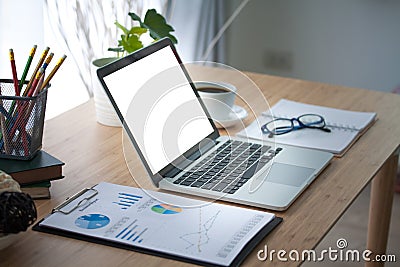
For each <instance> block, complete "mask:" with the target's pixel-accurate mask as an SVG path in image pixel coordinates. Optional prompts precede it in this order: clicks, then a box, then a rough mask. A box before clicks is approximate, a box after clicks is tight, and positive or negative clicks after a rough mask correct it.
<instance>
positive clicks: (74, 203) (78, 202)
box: [32, 183, 282, 266]
mask: <svg viewBox="0 0 400 267" xmlns="http://www.w3.org/2000/svg"><path fill="white" fill-rule="evenodd" d="M99 185H102V187H101V188H100V189H99V188H98V185H95V186H93V187H91V188H86V189H83V190H82V191H80V192H78V193H77V194H75V195H74V196H72V197H70V198H68V199H67V200H66V201H65V202H64V203H62V204H60V205H59V206H57V207H55V208H54V209H53V211H52V213H51V214H49V215H48V216H47V217H45V218H43V219H42V220H41V221H39V222H38V223H37V224H35V225H34V226H33V228H32V229H33V230H34V231H39V232H44V233H49V234H55V235H60V236H64V237H69V238H74V239H78V240H82V241H87V242H92V243H97V244H101V245H107V246H112V247H116V248H122V249H126V250H130V251H135V252H139V253H145V254H149V255H154V256H159V257H164V258H168V259H173V260H179V261H184V262H188V263H193V264H198V265H203V266H238V265H240V264H241V263H242V262H243V261H244V259H245V258H246V257H247V256H248V255H249V254H250V253H251V252H252V251H253V250H254V248H255V247H256V246H257V245H258V243H259V242H260V241H261V240H262V239H263V238H264V237H265V236H267V235H268V234H269V233H270V232H271V231H272V230H273V229H274V228H276V227H277V226H278V225H279V224H280V223H281V222H282V218H280V217H275V216H274V217H273V219H271V220H270V221H269V222H268V223H266V224H265V225H263V226H262V227H261V228H260V229H259V230H258V231H257V232H256V233H254V234H252V235H251V237H250V238H248V240H247V241H246V242H245V244H244V246H243V247H242V248H241V249H240V250H239V251H238V253H236V254H235V255H234V257H233V259H232V261H231V262H230V263H229V264H225V263H218V262H215V261H212V260H210V261H209V259H208V258H207V257H206V258H204V255H202V256H201V257H197V258H193V257H191V256H188V255H185V253H176V251H175V252H172V253H171V252H169V251H165V250H163V249H160V248H159V247H157V246H155V247H150V248H149V246H148V245H147V246H142V245H140V244H138V243H126V242H125V243H122V242H119V240H116V239H115V238H114V239H110V238H108V239H107V238H104V237H101V236H96V235H91V234H87V233H85V232H79V231H75V230H76V229H75V228H74V227H72V228H70V229H66V228H63V227H59V228H57V227H54V226H51V225H50V224H49V225H50V226H49V225H46V224H44V222H45V221H46V220H47V219H48V218H49V216H51V215H54V214H58V215H57V216H58V217H60V216H65V217H63V218H67V217H69V216H75V217H76V216H79V215H81V214H82V213H81V212H79V209H80V210H82V209H83V210H84V211H85V210H86V209H87V206H88V205H89V203H92V202H93V201H99V199H100V198H102V197H103V196H102V195H104V188H105V187H106V188H108V187H110V186H111V187H114V188H116V189H117V191H118V190H119V191H122V190H125V191H127V190H126V189H127V188H130V187H126V186H118V185H113V184H108V183H100V184H99ZM131 189H133V188H131ZM136 190H140V189H136ZM125 191H124V192H125ZM127 192H128V191H127ZM129 192H131V191H129ZM134 193H135V194H137V195H139V194H138V193H137V191H134ZM147 193H148V192H147ZM151 193H156V196H157V197H158V196H159V195H160V194H161V195H168V196H167V197H166V198H167V199H174V198H182V197H177V196H174V195H169V194H165V193H159V192H153V191H151ZM141 200H142V199H141ZM185 200H186V199H185ZM145 201H151V200H148V199H146V200H145V199H144V197H143V202H145ZM138 202H139V201H138ZM147 203H148V202H147ZM157 203H158V202H153V203H152V204H151V205H153V204H154V205H153V207H154V206H157V205H159V204H157ZM135 204H138V203H135ZM143 205H144V204H143ZM212 205H215V206H213V207H211V208H210V207H209V208H207V209H208V210H207V212H208V213H210V212H211V214H213V212H214V211H216V210H217V211H218V212H219V213H218V214H220V215H221V216H222V215H224V214H225V213H224V212H232V210H235V211H236V212H245V213H247V214H248V215H256V216H258V215H263V213H264V214H267V215H269V214H270V213H265V212H260V211H254V210H249V209H245V208H239V207H232V206H227V205H222V204H212ZM92 206H93V205H92ZM114 206H115V208H117V207H118V206H117V205H116V204H115V205H114ZM133 206H134V205H133ZM136 207H139V204H138V205H136ZM140 207H141V206H140ZM149 207H150V206H149ZM131 208H132V207H129V209H131ZM203 209H205V208H203ZM226 209H228V210H226ZM94 210H95V209H94ZM149 210H150V209H149ZM149 210H145V211H144V212H143V216H144V217H146V216H149V215H150V216H153V215H154V216H157V212H155V213H154V214H153V213H151V212H150V213H149ZM133 211H134V209H133V208H132V209H131V211H130V212H133ZM204 211H205V210H204ZM88 212H89V211H88ZM184 212H185V209H183V210H182V212H181V213H179V212H178V213H176V214H164V216H162V215H161V216H160V218H173V216H174V215H175V216H181V215H180V214H183V213H184ZM189 212H194V211H193V210H192V211H188V214H189ZM207 212H204V214H206V213H207ZM107 215H108V216H111V215H109V214H107ZM168 216H170V217H168ZM176 218H178V217H176ZM187 218H191V217H187ZM205 218H206V216H205ZM217 219H218V220H217ZM217 219H216V220H215V221H213V223H214V224H215V225H214V226H213V227H215V228H217V227H218V225H217V223H220V222H223V221H224V218H222V217H218V218H217ZM227 219H228V220H230V219H229V218H227ZM63 221H65V220H63ZM206 222H207V221H206ZM126 224H128V223H126ZM110 226H111V225H110ZM223 227H224V228H226V225H224V226H223ZM242 229H243V228H242ZM156 230H157V229H156ZM234 230H236V229H234V228H233V231H234ZM149 232H150V231H149ZM211 234H212V232H211V231H210V232H209V235H210V236H211ZM229 234H232V236H235V235H236V233H235V232H232V233H228V234H227V235H228V236H229ZM145 238H146V237H145ZM176 240H177V241H176V242H177V243H179V242H181V243H182V242H183V241H182V240H181V239H178V238H177V239H176ZM225 241H226V242H229V238H228V239H227V240H224V242H225ZM143 242H144V241H143ZM160 242H162V240H160ZM226 242H225V243H226ZM210 244H211V242H210ZM161 247H162V246H161ZM184 251H185V250H184V249H183V252H184Z"/></svg>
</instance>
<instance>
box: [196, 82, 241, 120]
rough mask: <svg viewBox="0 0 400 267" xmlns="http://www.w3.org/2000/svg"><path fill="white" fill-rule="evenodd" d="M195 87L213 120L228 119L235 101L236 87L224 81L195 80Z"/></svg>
mask: <svg viewBox="0 0 400 267" xmlns="http://www.w3.org/2000/svg"><path fill="white" fill-rule="evenodd" d="M194 86H195V87H196V89H197V92H198V93H199V95H200V97H201V99H202V100H203V103H204V105H205V106H206V108H207V110H208V112H209V113H210V116H211V118H212V119H213V120H216V121H224V120H227V119H229V117H230V114H231V113H232V112H233V111H232V109H233V105H234V103H235V96H236V90H237V89H236V87H235V86H234V85H232V84H229V83H225V82H208V81H196V82H194Z"/></svg>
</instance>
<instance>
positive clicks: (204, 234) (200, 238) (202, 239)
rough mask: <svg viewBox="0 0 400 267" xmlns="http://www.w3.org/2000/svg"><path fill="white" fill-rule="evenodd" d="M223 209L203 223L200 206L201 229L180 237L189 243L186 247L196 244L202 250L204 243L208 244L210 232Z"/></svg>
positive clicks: (189, 247) (199, 250)
mask: <svg viewBox="0 0 400 267" xmlns="http://www.w3.org/2000/svg"><path fill="white" fill-rule="evenodd" d="M220 213H221V211H220V210H219V211H217V212H216V213H215V214H214V215H213V216H211V217H210V218H208V219H207V221H205V222H204V223H202V212H201V208H200V214H199V216H200V220H199V230H198V231H196V232H192V233H188V234H184V235H181V236H180V237H179V238H180V239H182V240H183V241H185V242H186V243H187V247H186V249H191V248H193V247H194V246H197V250H198V252H201V248H202V246H204V245H207V244H208V242H209V241H210V236H209V232H210V230H211V229H212V227H213V225H214V223H215V221H216V219H217V218H218V216H219V214H220Z"/></svg>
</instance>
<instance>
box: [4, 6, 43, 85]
mask: <svg viewBox="0 0 400 267" xmlns="http://www.w3.org/2000/svg"><path fill="white" fill-rule="evenodd" d="M43 43H44V39H43V7H42V0H13V1H10V0H0V78H1V79H11V78H12V74H11V67H10V60H9V54H8V51H9V49H10V48H12V49H13V50H14V55H15V59H16V66H17V73H18V74H19V75H18V77H21V75H22V72H23V71H24V68H25V63H26V60H27V59H28V55H29V52H30V50H31V49H32V46H33V45H35V44H36V45H37V46H38V48H40V47H43ZM33 68H34V67H33Z"/></svg>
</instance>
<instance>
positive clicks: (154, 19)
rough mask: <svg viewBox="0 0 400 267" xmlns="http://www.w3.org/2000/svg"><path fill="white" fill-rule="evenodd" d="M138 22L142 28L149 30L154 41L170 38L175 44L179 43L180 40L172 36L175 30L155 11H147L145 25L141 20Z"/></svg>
mask: <svg viewBox="0 0 400 267" xmlns="http://www.w3.org/2000/svg"><path fill="white" fill-rule="evenodd" d="M130 14H131V13H130ZM136 16H137V15H136ZM131 17H132V16H131ZM132 19H133V18H132ZM138 21H139V23H140V26H142V27H145V28H147V29H149V32H150V36H151V37H152V38H153V39H156V40H158V39H161V38H164V37H169V38H170V39H171V41H172V42H173V43H174V44H176V43H178V40H177V39H176V38H175V36H173V35H172V34H170V32H173V31H174V28H172V26H171V25H169V24H167V22H166V21H165V18H164V17H163V16H162V15H161V14H158V13H157V11H156V10H155V9H149V10H147V12H146V15H145V17H144V22H143V23H142V22H141V21H140V18H139V20H138Z"/></svg>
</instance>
